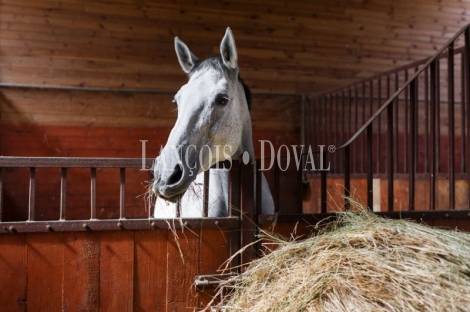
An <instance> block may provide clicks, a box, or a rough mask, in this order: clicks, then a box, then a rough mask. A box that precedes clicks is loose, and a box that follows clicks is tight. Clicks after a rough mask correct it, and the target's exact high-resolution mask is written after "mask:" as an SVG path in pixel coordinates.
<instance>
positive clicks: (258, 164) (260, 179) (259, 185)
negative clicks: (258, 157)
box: [254, 161, 302, 222]
mask: <svg viewBox="0 0 470 312" xmlns="http://www.w3.org/2000/svg"><path fill="white" fill-rule="evenodd" d="M255 170H256V171H255V175H256V189H255V190H256V206H255V210H254V211H255V219H256V220H258V215H260V214H262V213H263V209H262V205H263V197H262V196H263V192H262V187H263V183H262V182H263V172H262V171H261V161H256V167H255ZM298 171H300V172H302V170H298ZM300 182H302V176H301V177H300ZM301 191H302V189H300V190H299V192H301ZM300 202H301V203H302V199H300ZM257 222H258V221H257Z"/></svg>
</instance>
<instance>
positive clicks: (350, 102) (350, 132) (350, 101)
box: [348, 89, 352, 173]
mask: <svg viewBox="0 0 470 312" xmlns="http://www.w3.org/2000/svg"><path fill="white" fill-rule="evenodd" d="M351 99H352V98H351V89H349V106H348V125H349V129H348V130H349V131H348V137H350V136H351V134H352V131H351V115H352V114H351V106H352V100H351ZM349 173H350V172H349Z"/></svg>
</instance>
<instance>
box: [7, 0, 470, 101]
mask: <svg viewBox="0 0 470 312" xmlns="http://www.w3.org/2000/svg"><path fill="white" fill-rule="evenodd" d="M469 19H470V2H465V1H451V0H433V1H429V0H416V1H411V0H398V1H388V0H375V1H360V0H357V1H339V0H320V1H300V0H295V1H279V0H274V1H271V0H270V1H267V0H263V1H257V2H254V1H248V0H241V1H149V0H134V1H132V0H109V1H107V0H101V1H87V0H63V1H56V0H35V1H27V0H1V2H0V68H1V72H0V80H1V82H2V83H6V84H28V85H55V86H57V85H58V86H78V87H81V86H86V87H104V88H123V89H151V90H161V91H171V92H173V91H175V90H177V89H178V88H179V87H180V86H181V84H183V83H184V82H185V79H186V77H185V75H184V74H183V72H182V71H181V69H180V67H179V65H178V62H177V59H176V56H175V53H174V48H173V39H174V37H175V36H178V37H179V38H180V39H182V40H183V41H184V42H185V43H186V44H187V45H188V46H189V47H190V49H191V50H192V51H193V52H194V53H195V54H196V55H197V56H198V57H204V56H208V55H211V54H217V53H218V51H219V43H220V40H221V38H222V36H223V34H224V32H225V28H226V27H227V26H230V27H231V28H232V30H233V32H234V35H235V40H236V43H237V47H238V53H239V66H240V68H241V69H240V72H241V75H242V76H243V78H244V79H245V81H246V82H247V83H248V84H249V85H250V86H251V87H252V89H253V91H254V92H255V93H273V94H300V93H309V94H315V93H319V92H322V91H325V90H328V89H332V88H336V87H340V86H342V85H346V84H349V83H352V82H354V81H357V80H360V79H362V78H366V77H369V76H372V75H374V74H376V73H379V72H382V71H385V70H389V69H392V68H394V67H396V66H399V65H404V64H407V63H410V62H412V61H415V60H419V59H422V58H425V57H428V56H431V55H432V54H433V53H434V51H435V50H436V49H438V48H439V47H440V46H442V45H443V44H444V43H445V42H446V41H447V40H448V39H449V38H450V37H452V35H453V34H454V33H455V32H457V31H458V30H459V29H460V28H461V27H463V26H464V25H466V24H467V23H468V22H469Z"/></svg>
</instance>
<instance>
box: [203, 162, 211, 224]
mask: <svg viewBox="0 0 470 312" xmlns="http://www.w3.org/2000/svg"><path fill="white" fill-rule="evenodd" d="M209 171H210V170H206V171H204V195H203V196H204V201H203V213H202V216H203V217H208V216H209V174H210V172H209Z"/></svg>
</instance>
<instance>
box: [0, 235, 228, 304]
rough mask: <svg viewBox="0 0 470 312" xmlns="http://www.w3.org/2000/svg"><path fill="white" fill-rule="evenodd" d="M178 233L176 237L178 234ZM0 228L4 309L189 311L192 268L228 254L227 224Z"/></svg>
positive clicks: (209, 265)
mask: <svg viewBox="0 0 470 312" xmlns="http://www.w3.org/2000/svg"><path fill="white" fill-rule="evenodd" d="M176 233H177V235H178V237H176V236H175V235H176ZM176 233H175V235H174V234H173V233H172V232H171V231H169V230H166V229H160V230H147V231H104V232H93V233H91V232H80V233H77V232H65V233H28V234H3V235H0V245H1V246H2V247H1V248H0V268H1V270H0V281H1V284H2V287H0V298H1V300H2V308H1V310H2V311H9V312H10V311H11V312H13V311H110V312H111V311H142V312H143V311H169V312H170V311H186V310H188V311H192V310H193V308H197V307H200V306H203V305H205V304H206V303H207V302H208V300H209V299H210V296H209V295H205V294H203V293H202V294H199V295H197V293H196V292H195V290H194V288H193V287H192V283H193V282H194V280H195V276H196V274H215V273H217V269H219V267H220V266H221V265H222V264H223V262H224V261H225V260H227V259H228V257H229V249H228V243H227V241H228V237H229V235H228V232H227V231H226V230H224V229H203V230H198V229H191V230H188V229H186V230H185V231H184V233H181V231H180V230H178V231H177V232H176Z"/></svg>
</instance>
